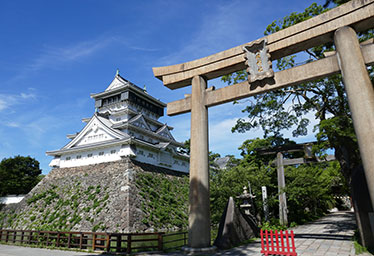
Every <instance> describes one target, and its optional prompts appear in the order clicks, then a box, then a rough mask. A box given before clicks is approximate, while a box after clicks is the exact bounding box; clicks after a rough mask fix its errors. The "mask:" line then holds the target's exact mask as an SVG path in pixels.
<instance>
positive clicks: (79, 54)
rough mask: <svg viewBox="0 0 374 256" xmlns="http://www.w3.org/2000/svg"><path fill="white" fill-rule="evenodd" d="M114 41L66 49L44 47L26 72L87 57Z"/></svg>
mask: <svg viewBox="0 0 374 256" xmlns="http://www.w3.org/2000/svg"><path fill="white" fill-rule="evenodd" d="M116 40H117V38H115V37H109V38H104V39H101V38H99V39H93V40H87V41H83V42H79V43H76V44H72V45H69V46H66V47H50V46H49V47H46V48H45V49H44V52H43V53H42V54H41V55H40V56H39V57H37V58H36V59H35V60H34V61H33V62H32V63H31V64H29V65H28V66H27V70H29V71H37V70H41V69H43V68H45V67H50V66H56V65H59V64H62V63H66V62H71V61H76V60H78V59H81V58H85V57H89V56H91V55H93V54H95V53H96V52H97V51H99V50H101V49H103V48H105V47H107V46H108V45H110V44H111V43H113V42H114V41H116Z"/></svg>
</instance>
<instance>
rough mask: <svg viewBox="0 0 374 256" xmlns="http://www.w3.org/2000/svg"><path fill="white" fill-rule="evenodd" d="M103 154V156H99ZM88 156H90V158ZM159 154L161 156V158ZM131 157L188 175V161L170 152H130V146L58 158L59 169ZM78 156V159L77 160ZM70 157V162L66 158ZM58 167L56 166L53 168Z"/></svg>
mask: <svg viewBox="0 0 374 256" xmlns="http://www.w3.org/2000/svg"><path fill="white" fill-rule="evenodd" d="M112 150H115V153H111V151H112ZM100 152H103V154H100ZM88 154H92V156H91V157H89V156H88ZM160 154H163V156H161V155H160ZM131 155H133V156H134V157H135V159H136V160H137V161H139V162H143V163H148V164H152V165H156V166H160V167H165V168H169V169H172V170H176V171H181V172H185V173H188V172H189V162H188V160H187V161H186V160H182V159H177V158H174V157H173V156H172V154H171V153H170V152H167V151H162V152H156V151H152V150H149V149H146V148H143V147H140V146H138V147H137V149H136V152H134V151H133V150H132V148H131V147H130V145H122V146H120V145H118V146H114V147H111V148H103V149H96V150H90V151H85V152H79V153H73V154H66V155H62V156H61V157H60V161H59V163H60V166H59V167H60V168H66V167H75V166H84V165H90V164H98V163H104V162H113V161H118V160H120V159H121V157H123V156H131ZM77 156H78V157H77ZM79 156H80V158H79ZM69 157H70V160H67V158H69ZM56 162H57V161H55V159H53V160H52V161H51V163H50V166H52V165H53V163H56ZM53 167H58V166H53Z"/></svg>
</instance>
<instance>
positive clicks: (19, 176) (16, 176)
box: [0, 156, 42, 196]
mask: <svg viewBox="0 0 374 256" xmlns="http://www.w3.org/2000/svg"><path fill="white" fill-rule="evenodd" d="M41 173H42V170H41V169H40V168H39V162H38V161H37V160H35V159H34V158H32V157H30V156H27V157H25V156H15V157H11V158H4V159H3V160H2V161H1V162H0V196H4V195H10V194H13V195H19V194H27V193H28V192H29V191H30V190H31V189H32V188H33V187H34V186H35V185H36V184H37V183H38V182H39V181H40V174H41Z"/></svg>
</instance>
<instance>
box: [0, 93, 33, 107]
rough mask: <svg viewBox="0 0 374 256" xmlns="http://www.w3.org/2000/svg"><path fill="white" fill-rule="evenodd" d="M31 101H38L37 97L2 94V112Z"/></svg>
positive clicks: (0, 105)
mask: <svg viewBox="0 0 374 256" xmlns="http://www.w3.org/2000/svg"><path fill="white" fill-rule="evenodd" d="M30 99H36V95H35V94H34V93H20V94H0V111H2V110H5V109H8V108H10V107H12V106H14V105H18V104H23V103H25V102H26V101H28V100H30Z"/></svg>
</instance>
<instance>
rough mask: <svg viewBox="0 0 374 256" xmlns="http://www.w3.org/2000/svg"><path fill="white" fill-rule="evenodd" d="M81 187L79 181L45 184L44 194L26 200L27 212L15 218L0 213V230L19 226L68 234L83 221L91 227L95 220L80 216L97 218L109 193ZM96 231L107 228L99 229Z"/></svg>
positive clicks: (42, 192)
mask: <svg viewBox="0 0 374 256" xmlns="http://www.w3.org/2000/svg"><path fill="white" fill-rule="evenodd" d="M73 182H75V181H73ZM81 186H83V185H82V184H81V182H80V181H76V182H75V183H74V185H73V184H70V183H68V185H65V184H64V185H61V186H56V185H53V184H52V185H47V184H44V186H43V188H44V190H40V191H39V192H38V193H36V194H33V195H32V196H30V197H29V198H28V199H27V201H26V202H27V208H26V210H24V211H22V212H20V213H18V214H15V213H13V212H8V211H7V212H2V211H0V228H1V227H6V228H14V229H19V228H20V225H21V226H22V228H24V227H26V229H33V230H52V231H54V230H55V231H70V230H72V229H74V227H75V226H76V225H77V224H80V223H81V222H82V221H88V222H90V225H92V224H93V223H94V221H95V219H94V218H90V217H88V218H87V217H86V218H85V217H82V216H85V215H88V214H90V215H91V214H95V218H97V217H100V216H99V214H100V213H101V212H102V210H103V209H105V207H106V205H107V201H108V199H109V193H108V192H105V191H106V190H107V189H108V188H107V187H106V188H104V189H102V188H101V186H100V185H97V186H92V185H90V186H88V187H87V189H86V190H82V189H81ZM95 208H96V210H95V211H92V210H93V209H95ZM91 211H92V212H91ZM98 228H101V229H102V228H106V226H105V225H99V226H98ZM103 230H104V229H103Z"/></svg>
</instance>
